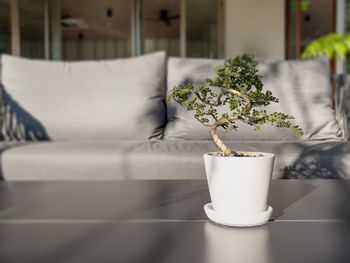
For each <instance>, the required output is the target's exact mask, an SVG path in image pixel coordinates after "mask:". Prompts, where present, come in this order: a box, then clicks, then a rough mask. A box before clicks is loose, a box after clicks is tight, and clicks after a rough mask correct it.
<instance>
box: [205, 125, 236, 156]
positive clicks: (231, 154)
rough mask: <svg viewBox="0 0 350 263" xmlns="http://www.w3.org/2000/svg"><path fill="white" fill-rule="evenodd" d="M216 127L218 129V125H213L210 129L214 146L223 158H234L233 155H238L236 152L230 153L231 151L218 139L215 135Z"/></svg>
mask: <svg viewBox="0 0 350 263" xmlns="http://www.w3.org/2000/svg"><path fill="white" fill-rule="evenodd" d="M217 127H218V125H215V124H214V125H213V126H212V127H211V129H210V135H211V137H212V138H213V140H214V142H215V143H216V145H217V146H218V147H219V148H220V150H221V151H222V153H223V155H224V156H235V155H238V153H237V152H233V151H231V149H230V148H228V146H227V145H226V144H224V142H223V141H222V140H221V139H220V137H219V136H218V135H217V133H216V129H217Z"/></svg>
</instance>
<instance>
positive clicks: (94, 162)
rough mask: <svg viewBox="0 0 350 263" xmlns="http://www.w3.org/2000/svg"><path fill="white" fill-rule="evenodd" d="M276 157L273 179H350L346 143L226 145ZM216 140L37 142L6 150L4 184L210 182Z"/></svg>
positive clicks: (253, 142)
mask: <svg viewBox="0 0 350 263" xmlns="http://www.w3.org/2000/svg"><path fill="white" fill-rule="evenodd" d="M227 143H228V145H229V146H230V147H231V148H232V149H236V150H242V151H264V152H273V153H275V154H276V160H275V167H274V173H273V178H275V179H276V178H350V173H349V171H350V144H349V143H347V142H267V141H250V142H249V141H247V142H235V141H231V142H227ZM212 151H217V148H216V146H215V145H214V143H213V142H211V141H205V140H203V141H160V140H153V141H136V140H135V141H103V142H97V141H96V142H83V141H80V142H38V143H26V144H24V145H23V144H22V145H17V146H14V147H12V148H10V149H7V150H5V151H3V152H2V155H1V168H2V169H1V170H2V176H3V178H4V179H5V180H124V179H126V180H128V179H131V180H132V179H205V171H204V164H203V153H205V152H212Z"/></svg>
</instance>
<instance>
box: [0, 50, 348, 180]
mask: <svg viewBox="0 0 350 263" xmlns="http://www.w3.org/2000/svg"><path fill="white" fill-rule="evenodd" d="M221 63H222V60H210V59H186V58H167V57H166V55H165V53H163V52H157V53H153V54H149V55H145V56H141V57H136V58H130V59H116V60H108V61H89V62H48V61H39V60H28V59H23V58H17V57H12V56H7V55H4V56H2V58H1V64H2V72H1V82H2V101H3V103H2V108H1V109H2V110H1V116H2V118H1V131H2V132H1V134H2V142H1V155H0V158H1V159H0V164H1V177H2V179H4V180H120V179H204V178H205V174H204V166H203V160H202V156H203V154H204V153H205V152H211V151H217V148H216V146H215V144H214V143H213V142H212V141H211V138H210V136H209V133H208V130H207V129H206V128H205V127H201V124H200V123H197V121H196V120H194V119H193V117H192V115H191V113H189V112H187V111H186V110H184V109H183V108H181V106H179V105H177V104H176V103H174V102H170V103H169V104H166V103H165V98H166V95H167V93H168V92H169V90H170V89H171V88H172V86H173V85H175V84H179V83H184V82H188V81H191V82H194V83H196V84H201V83H203V79H205V78H206V77H210V76H213V75H214V67H215V66H216V65H219V64H221ZM259 71H260V74H261V75H262V76H263V82H264V85H265V88H266V89H269V90H271V91H272V92H273V94H275V95H276V96H277V97H278V98H279V100H280V103H278V104H275V105H271V107H270V108H268V110H269V111H283V112H286V113H288V114H291V115H293V116H295V118H296V119H295V122H296V123H297V124H299V125H300V126H301V127H302V128H303V129H304V131H305V135H304V136H303V137H301V138H295V137H294V135H293V134H292V133H291V132H290V131H289V130H281V129H276V128H273V127H271V126H266V127H265V128H264V131H263V132H257V131H254V129H253V128H252V127H248V126H245V125H244V124H240V127H239V131H238V132H233V133H231V134H227V135H226V137H225V141H226V142H227V144H228V145H229V146H230V147H231V148H233V149H236V150H241V151H264V152H273V153H275V154H276V161H275V169H274V173H273V178H275V179H276V178H346V179H347V178H350V170H349V169H348V168H349V166H350V154H349V153H350V146H349V144H348V142H347V141H346V140H347V131H346V121H345V118H344V114H343V111H342V108H343V107H342V102H341V98H342V97H341V96H339V94H341V93H339V92H338V93H337V95H338V96H337V97H336V98H335V100H333V98H332V91H331V90H332V87H331V83H330V65H329V61H328V60H327V59H326V58H318V59H312V60H305V61H278V62H264V61H261V62H260V63H259ZM338 91H341V89H338ZM333 101H335V102H336V103H337V111H334V110H333Z"/></svg>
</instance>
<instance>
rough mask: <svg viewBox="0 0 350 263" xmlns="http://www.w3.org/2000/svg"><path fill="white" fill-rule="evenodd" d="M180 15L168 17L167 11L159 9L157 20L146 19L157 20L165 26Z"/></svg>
mask: <svg viewBox="0 0 350 263" xmlns="http://www.w3.org/2000/svg"><path fill="white" fill-rule="evenodd" d="M179 18H180V15H172V16H169V11H168V10H167V9H161V10H160V11H159V17H158V18H146V19H147V20H157V21H161V22H163V23H165V24H166V25H168V26H170V25H171V20H175V19H179Z"/></svg>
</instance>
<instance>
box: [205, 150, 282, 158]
mask: <svg viewBox="0 0 350 263" xmlns="http://www.w3.org/2000/svg"><path fill="white" fill-rule="evenodd" d="M238 152H241V153H244V154H249V155H256V154H262V155H263V156H258V157H253V156H252V157H250V156H244V157H239V156H216V155H213V154H216V153H221V152H208V153H205V154H204V155H203V156H204V157H205V156H208V157H209V158H223V159H225V158H226V159H228V158H229V159H232V158H234V159H236V158H240V159H242V158H244V159H256V158H273V157H275V156H276V155H275V154H274V153H267V152H246V151H238Z"/></svg>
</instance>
